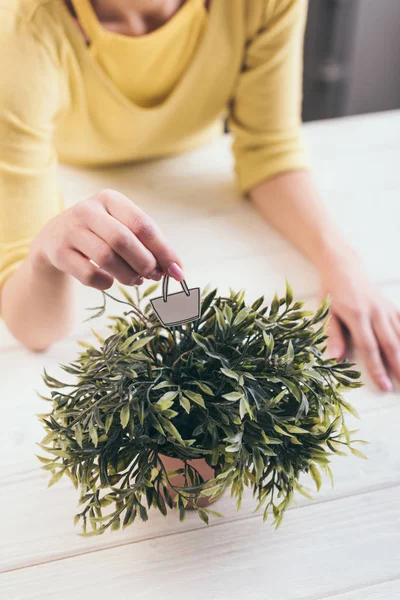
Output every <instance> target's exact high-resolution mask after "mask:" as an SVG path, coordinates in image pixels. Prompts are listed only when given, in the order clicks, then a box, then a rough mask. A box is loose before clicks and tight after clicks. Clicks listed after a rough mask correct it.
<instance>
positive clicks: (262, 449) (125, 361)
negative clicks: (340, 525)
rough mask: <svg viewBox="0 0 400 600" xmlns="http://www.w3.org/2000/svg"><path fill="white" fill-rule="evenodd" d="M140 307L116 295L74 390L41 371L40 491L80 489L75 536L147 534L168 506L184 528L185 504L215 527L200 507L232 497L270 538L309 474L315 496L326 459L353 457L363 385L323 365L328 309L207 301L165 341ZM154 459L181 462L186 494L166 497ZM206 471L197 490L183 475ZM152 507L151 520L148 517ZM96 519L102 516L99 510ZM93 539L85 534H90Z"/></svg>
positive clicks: (331, 363)
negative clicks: (252, 509)
mask: <svg viewBox="0 0 400 600" xmlns="http://www.w3.org/2000/svg"><path fill="white" fill-rule="evenodd" d="M156 287H157V284H156V285H152V286H151V287H150V288H148V289H147V290H146V291H145V292H144V293H143V295H141V293H140V291H138V289H137V292H136V293H137V300H136V302H135V301H134V300H133V299H132V297H131V296H130V295H129V294H128V293H127V292H126V291H125V290H124V288H122V287H120V290H121V292H122V293H123V295H124V297H125V300H122V299H121V298H120V299H118V298H113V297H112V296H110V295H109V294H108V293H106V292H103V305H102V306H101V307H97V308H96V309H95V310H98V312H97V314H95V315H93V316H92V317H90V318H93V317H96V316H99V315H101V314H103V313H104V312H105V307H106V297H107V296H109V297H111V298H113V299H114V300H117V301H118V302H122V303H124V304H126V305H127V306H128V310H126V311H125V312H124V313H123V315H122V316H109V317H108V318H109V320H110V321H111V323H110V324H109V325H108V327H109V328H110V329H111V331H112V333H111V335H110V336H109V337H107V338H106V339H103V338H101V337H100V336H99V334H98V333H96V332H95V331H93V330H92V331H93V334H94V336H95V338H96V339H97V344H96V343H95V345H91V344H87V343H86V342H81V344H82V345H83V346H84V350H83V351H81V352H80V353H79V357H78V358H77V359H76V360H75V361H74V362H72V363H70V364H68V365H61V367H62V368H63V369H64V370H65V371H66V372H67V373H68V374H70V375H71V376H73V381H72V382H69V383H68V382H60V381H58V380H57V379H55V378H53V377H51V376H50V375H49V374H48V373H47V372H46V370H44V375H43V378H44V381H45V383H46V385H47V387H48V388H50V389H51V394H50V397H46V398H44V397H43V396H42V397H43V398H44V399H46V400H48V401H50V402H51V404H52V410H51V412H50V413H49V414H46V415H38V416H39V418H40V419H41V421H42V423H43V425H44V427H45V429H46V431H47V434H46V436H45V438H44V439H43V440H42V443H41V444H40V446H41V447H42V448H43V449H45V450H46V451H48V452H49V453H50V454H52V455H53V457H52V458H43V457H39V458H40V460H41V461H42V462H43V463H44V465H43V468H44V469H46V470H49V471H51V473H52V477H51V480H50V483H49V485H52V484H53V483H55V482H56V481H58V480H59V479H60V478H61V476H62V475H64V474H65V475H67V476H69V477H70V478H71V480H72V481H73V483H74V485H75V487H76V488H78V487H79V489H80V495H81V497H80V505H82V510H81V512H79V514H77V515H76V516H75V522H76V523H77V522H78V521H79V520H82V525H83V535H96V534H99V533H102V532H103V531H104V530H105V529H107V528H108V527H111V529H112V530H114V529H118V528H119V527H120V526H121V523H122V525H123V526H124V527H126V526H127V525H129V524H131V523H132V522H134V521H135V519H136V518H137V517H139V518H140V519H141V520H143V521H145V520H147V518H148V509H149V508H150V507H152V506H153V507H155V508H158V509H159V510H160V511H161V513H162V514H163V515H166V514H167V506H169V507H170V508H173V506H174V504H175V505H176V508H177V509H178V515H179V518H180V520H183V519H184V517H185V511H186V508H187V504H188V502H189V501H190V502H191V503H192V504H193V505H194V507H195V508H197V510H198V514H199V516H200V518H202V519H203V520H204V521H205V522H208V517H209V514H210V513H211V514H216V515H218V516H222V515H219V513H216V512H215V511H212V510H211V509H209V508H200V507H198V506H197V502H198V499H199V498H200V497H201V496H208V497H209V498H210V499H213V498H215V497H216V496H218V495H219V494H220V493H222V492H223V491H224V490H226V489H228V488H230V489H231V495H232V496H233V497H235V498H236V502H237V508H238V509H239V507H240V505H241V501H242V494H243V491H244V488H245V487H246V486H247V487H250V488H251V489H252V490H253V494H254V496H255V498H256V500H257V502H258V506H257V508H256V510H259V509H260V508H261V507H263V514H264V519H265V518H266V517H267V515H268V514H269V513H270V512H272V514H273V517H274V522H275V524H276V525H279V523H280V522H281V519H282V516H283V514H284V511H285V509H286V507H287V506H288V505H289V503H290V501H291V499H292V496H293V493H294V492H295V491H296V490H297V491H299V492H301V493H306V492H305V489H304V488H303V487H302V485H300V483H299V477H300V475H301V474H302V473H308V472H310V473H311V476H312V477H313V479H314V481H315V483H316V486H317V489H319V487H320V485H321V473H320V470H322V471H324V472H326V473H328V474H329V475H330V476H331V477H332V473H331V470H330V467H329V462H330V460H329V457H330V456H332V455H333V454H335V453H339V454H340V453H343V452H342V450H343V449H345V448H346V447H347V448H348V449H350V451H351V452H353V453H354V454H357V455H360V456H363V455H362V453H361V452H360V451H359V450H358V449H356V448H355V447H353V444H354V443H355V442H356V441H358V442H361V443H362V441H361V440H353V439H352V435H353V433H354V432H351V431H348V429H347V428H346V425H345V421H344V415H345V413H346V412H350V413H352V414H355V411H354V409H353V408H352V407H351V405H349V404H348V402H347V401H345V399H344V398H343V395H342V392H343V391H344V390H346V389H348V388H356V387H359V386H360V385H363V384H362V383H361V382H360V381H359V377H360V373H359V372H358V371H355V370H352V369H351V367H352V366H353V363H349V362H345V361H342V362H337V361H336V360H335V359H327V358H324V350H325V346H324V345H323V342H324V341H325V340H326V339H327V335H326V333H325V332H326V327H327V323H328V320H327V318H326V317H327V315H328V311H329V297H327V298H325V300H324V301H323V302H322V304H321V306H320V307H319V308H318V310H317V311H316V312H315V313H313V312H310V311H304V310H302V307H303V305H304V302H294V301H293V293H292V290H291V288H290V286H289V284H288V283H287V284H286V296H285V297H284V298H281V299H279V298H278V297H277V295H275V297H274V299H273V300H272V302H271V304H270V305H269V306H267V305H265V303H264V298H263V297H261V298H259V299H258V300H256V301H255V302H253V304H251V305H250V306H247V305H246V303H245V299H244V297H245V292H244V291H243V290H241V291H239V292H234V291H233V290H230V295H229V297H222V296H218V295H217V290H216V289H214V290H212V291H210V290H209V287H208V288H207V289H206V290H203V293H202V295H201V315H200V318H199V319H198V320H197V321H194V322H192V323H186V324H183V325H181V326H177V327H174V328H173V329H166V328H165V327H163V326H161V324H160V323H159V322H158V320H157V319H156V317H155V315H154V314H153V313H152V309H151V304H150V302H149V301H148V300H146V305H145V306H144V308H143V309H142V307H141V306H142V303H143V301H144V300H145V298H146V297H147V296H148V295H150V294H151V293H152V292H153V291H154V290H155V289H156ZM160 453H162V454H164V455H169V456H173V457H177V458H180V459H182V460H183V461H185V462H184V468H183V469H182V470H181V472H184V475H185V482H186V483H185V486H181V487H179V488H178V487H176V486H175V487H174V489H175V491H177V492H178V493H177V495H176V497H175V498H174V501H173V500H172V499H171V495H170V493H169V490H168V488H167V483H168V481H169V478H170V477H171V476H172V473H171V472H166V470H165V468H164V467H163V464H162V462H161V460H160ZM193 458H205V460H206V461H207V463H208V464H209V465H211V466H212V467H213V468H214V469H215V477H214V478H213V479H212V480H210V481H204V480H203V479H202V477H201V476H200V474H199V473H198V472H197V471H196V469H194V468H193V467H191V466H190V465H189V464H188V463H187V462H186V461H187V460H190V459H193ZM146 505H147V506H146ZM105 507H109V508H106V510H104V508H105ZM88 523H90V525H91V529H90V531H88V529H87V524H88Z"/></svg>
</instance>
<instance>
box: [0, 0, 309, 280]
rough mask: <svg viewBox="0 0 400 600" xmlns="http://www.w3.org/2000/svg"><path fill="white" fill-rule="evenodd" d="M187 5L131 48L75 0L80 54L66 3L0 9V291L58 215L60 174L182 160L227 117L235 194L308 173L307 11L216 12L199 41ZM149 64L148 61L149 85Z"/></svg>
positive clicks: (270, 3) (300, 2)
mask: <svg viewBox="0 0 400 600" xmlns="http://www.w3.org/2000/svg"><path fill="white" fill-rule="evenodd" d="M78 2H79V3H80V4H79V5H78V4H77V3H78ZM188 2H189V3H191V6H188V7H185V5H184V6H183V7H182V8H181V9H179V11H178V12H177V13H176V14H175V15H174V16H173V17H172V19H171V21H168V22H167V23H166V24H164V25H162V26H161V28H159V29H158V30H157V29H156V30H155V31H153V32H151V33H149V34H146V35H145V36H141V37H139V38H134V37H130V36H123V35H122V34H117V33H112V32H108V30H106V29H104V28H102V27H101V25H100V23H99V22H97V23H96V18H95V15H94V11H93V12H92V15H91V16H90V12H88V11H90V5H89V4H88V3H89V0H74V3H75V6H76V7H77V8H78V7H79V8H80V10H79V11H78V12H82V11H86V12H83V13H82V14H83V18H84V20H85V21H86V23H85V24H86V25H87V27H88V29H89V33H90V34H91V35H92V37H94V39H93V47H88V46H87V45H86V43H85V41H84V39H83V37H82V34H81V32H80V31H79V29H78V27H77V24H76V22H75V20H74V19H73V17H72V16H71V14H70V13H69V11H68V9H67V7H66V6H65V4H64V1H63V0H0V285H1V284H2V282H4V280H5V278H6V277H7V276H8V275H9V274H10V273H12V272H13V271H14V270H15V269H16V268H17V267H18V266H19V264H20V263H21V262H22V261H23V259H24V258H25V257H26V255H27V253H28V251H29V244H30V241H31V240H32V239H33V237H35V235H36V234H37V233H38V232H39V231H40V229H41V228H42V227H43V226H44V225H45V223H46V222H47V221H48V220H49V219H50V218H51V217H53V216H54V215H56V214H58V213H59V212H60V211H61V210H63V208H64V200H63V195H62V192H61V190H60V189H59V187H58V184H57V178H56V173H57V163H58V161H60V162H64V163H68V164H73V165H80V166H85V165H96V166H98V165H106V164H111V163H122V162H131V161H135V160H139V159H143V158H151V157H159V156H163V155H167V154H172V153H176V152H182V151H185V150H188V149H191V148H194V147H196V146H197V145H200V144H202V143H205V142H207V141H209V140H211V139H212V138H213V137H215V136H216V135H219V134H220V133H221V131H222V119H223V117H224V116H227V117H228V122H229V127H230V130H231V132H232V133H233V144H232V151H233V154H234V158H235V171H236V177H237V182H238V187H239V190H240V191H241V192H242V193H247V192H248V191H249V190H250V189H251V188H252V187H253V186H254V185H256V184H257V183H259V182H261V181H263V180H266V179H268V178H270V177H272V176H273V175H275V174H277V173H280V172H284V171H290V170H294V169H298V168H307V167H308V166H309V165H308V161H307V160H306V158H305V155H304V151H303V148H302V143H301V137H300V125H301V117H300V115H301V85H302V84H301V79H302V47H303V34H304V25H305V17H306V11H307V6H306V4H307V0H212V1H211V4H210V8H209V12H208V14H204V15H203V14H202V15H201V24H202V26H201V28H198V29H196V27H195V26H194V23H195V20H193V19H190V18H189V13H190V11H191V10H192V9H193V10H199V6H198V4H199V3H198V1H197V0H188ZM185 14H186V17H185ZM186 27H192V28H193V27H194V29H193V30H191V35H190V36H188V35H187V30H186ZM85 31H86V30H85ZM166 32H167V33H166ZM171 35H172V37H174V36H175V40H176V44H173V45H171V43H170V42H171ZM96 36H97V38H96ZM182 36H183V37H182ZM89 37H90V36H89ZM122 38H124V39H122ZM96 39H97V41H98V42H99V45H98V46H96ZM192 39H195V40H196V43H192V42H191V41H190V40H192ZM182 40H184V43H183V42H182ZM138 44H139V45H138ZM140 44H142V46H140ZM165 45H166V46H165ZM164 46H165V47H164ZM96 49H97V54H96ZM99 49H101V51H102V53H101V52H100V53H99ZM141 50H142V52H141ZM150 50H151V52H150ZM163 51H165V52H164V56H165V61H162V62H161V63H160V56H161V57H162V53H163ZM149 52H150V54H151V56H154V57H156V58H157V60H155V62H154V65H155V66H154V65H153V67H154V68H153V67H152V68H151V69H148V70H147V73H148V76H147V77H146V69H143V68H142V69H141V68H140V61H141V56H142V57H146V59H147V58H148V53H149ZM174 53H175V54H174ZM176 53H179V56H178V55H177V54H176ZM111 58H112V59H113V60H111ZM108 59H110V60H108ZM143 60H145V59H144V58H143ZM135 64H136V65H137V70H135ZM147 64H148V63H147ZM160 64H162V68H161V67H160ZM182 64H184V68H182ZM113 65H114V67H113ZM113 68H114V71H113ZM136 71H137V73H138V80H137V81H136V80H135V72H136ZM157 73H159V77H158V76H157V79H156V80H157V84H156V85H155V83H154V81H155V74H157ZM113 74H114V77H113ZM139 75H140V77H139ZM124 82H126V85H123V83H124ZM151 86H153V87H151ZM157 94H158V95H157Z"/></svg>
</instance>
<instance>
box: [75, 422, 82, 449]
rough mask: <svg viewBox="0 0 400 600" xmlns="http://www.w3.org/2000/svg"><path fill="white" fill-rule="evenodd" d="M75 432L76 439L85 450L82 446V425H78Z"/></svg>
mask: <svg viewBox="0 0 400 600" xmlns="http://www.w3.org/2000/svg"><path fill="white" fill-rule="evenodd" d="M74 431H75V438H76V441H77V442H78V445H79V446H80V447H81V448H83V446H82V427H81V424H80V423H77V424H76V425H75V427H74Z"/></svg>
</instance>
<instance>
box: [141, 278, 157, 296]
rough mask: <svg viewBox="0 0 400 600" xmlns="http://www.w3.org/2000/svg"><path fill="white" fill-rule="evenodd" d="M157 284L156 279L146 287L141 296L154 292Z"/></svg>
mask: <svg viewBox="0 0 400 600" xmlns="http://www.w3.org/2000/svg"><path fill="white" fill-rule="evenodd" d="M158 285H159V282H158V281H157V282H156V283H153V284H152V285H150V286H149V287H148V288H146V289H145V290H144V292H143V294H142V298H146V297H147V296H150V294H152V293H153V292H155V291H156V289H157V288H158Z"/></svg>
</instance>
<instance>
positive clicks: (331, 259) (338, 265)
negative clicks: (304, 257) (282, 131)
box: [313, 237, 363, 276]
mask: <svg viewBox="0 0 400 600" xmlns="http://www.w3.org/2000/svg"><path fill="white" fill-rule="evenodd" d="M313 262H314V265H315V267H316V269H317V271H318V272H319V273H320V275H322V276H323V275H324V274H326V273H327V272H330V271H332V269H334V270H336V271H343V272H344V271H347V272H348V271H349V270H352V269H358V270H362V269H363V264H362V260H361V257H360V256H359V254H358V252H357V251H356V250H355V248H354V247H353V246H351V244H349V243H348V242H347V241H346V240H344V239H342V238H336V239H335V238H333V237H330V239H329V240H325V241H322V242H321V244H320V247H319V249H318V250H317V252H315V254H314V260H313Z"/></svg>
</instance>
